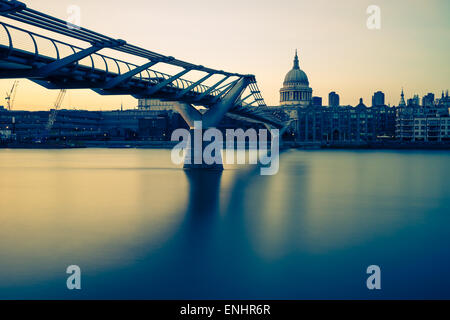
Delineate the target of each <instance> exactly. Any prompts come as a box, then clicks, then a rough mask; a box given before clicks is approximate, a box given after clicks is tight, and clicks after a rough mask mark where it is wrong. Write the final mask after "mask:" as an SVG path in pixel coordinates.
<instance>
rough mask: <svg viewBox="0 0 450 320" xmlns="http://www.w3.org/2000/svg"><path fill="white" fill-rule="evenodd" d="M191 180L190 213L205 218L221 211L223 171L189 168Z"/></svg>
mask: <svg viewBox="0 0 450 320" xmlns="http://www.w3.org/2000/svg"><path fill="white" fill-rule="evenodd" d="M186 177H187V178H188V181H189V201H188V209H187V211H188V213H189V214H190V216H192V217H198V218H200V219H203V218H204V217H205V216H206V217H207V216H214V215H215V214H216V213H218V212H219V195H220V181H221V178H222V171H212V170H187V171H186Z"/></svg>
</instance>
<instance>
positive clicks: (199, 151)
mask: <svg viewBox="0 0 450 320" xmlns="http://www.w3.org/2000/svg"><path fill="white" fill-rule="evenodd" d="M205 131H206V130H205V129H198V128H194V129H191V130H189V134H190V143H189V144H188V147H187V148H186V155H185V158H184V165H183V169H185V170H198V169H202V170H211V171H222V170H223V161H222V154H221V153H220V152H219V154H215V150H214V151H213V154H212V157H213V158H215V159H216V161H215V162H214V163H211V164H209V163H207V162H205V157H204V153H205V147H206V146H205V143H204V142H203V138H202V137H203V134H204V132H205Z"/></svg>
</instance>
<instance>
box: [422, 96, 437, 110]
mask: <svg viewBox="0 0 450 320" xmlns="http://www.w3.org/2000/svg"><path fill="white" fill-rule="evenodd" d="M422 106H424V107H433V106H434V94H433V93H428V94H427V95H426V96H424V97H423V98H422Z"/></svg>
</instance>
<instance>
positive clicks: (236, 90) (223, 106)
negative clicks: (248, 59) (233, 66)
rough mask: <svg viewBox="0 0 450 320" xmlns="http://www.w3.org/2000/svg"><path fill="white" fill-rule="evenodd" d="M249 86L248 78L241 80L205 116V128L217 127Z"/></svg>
mask: <svg viewBox="0 0 450 320" xmlns="http://www.w3.org/2000/svg"><path fill="white" fill-rule="evenodd" d="M248 84H249V79H248V78H247V77H243V78H241V79H240V80H239V81H238V82H237V83H236V84H235V85H234V86H233V88H231V89H230V90H229V91H228V92H227V94H226V95H225V96H224V97H223V98H222V99H221V100H220V101H219V102H217V103H216V104H214V105H213V106H212V107H211V108H210V109H209V111H208V112H206V113H205V114H204V115H203V123H204V126H205V127H215V126H217V125H218V124H219V122H220V121H221V120H222V118H223V117H224V116H225V114H226V113H227V112H228V110H229V109H230V108H231V107H233V106H234V105H235V102H236V100H237V99H238V98H239V96H240V95H241V94H242V92H244V90H245V89H246V88H247V86H248Z"/></svg>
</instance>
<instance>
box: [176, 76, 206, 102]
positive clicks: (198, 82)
mask: <svg viewBox="0 0 450 320" xmlns="http://www.w3.org/2000/svg"><path fill="white" fill-rule="evenodd" d="M212 75H213V74H212V73H210V74H208V75H206V76H204V77H203V78H201V79H200V80H198V81H197V82H195V83H193V84H192V85H190V86H189V87H188V88H186V89H184V90H183V91H181V92H180V93H179V94H177V95H176V98H177V99H179V98H181V97H183V96H184V95H185V94H186V93H188V92H189V91H191V90H193V89H194V88H195V87H196V86H198V85H199V84H201V83H202V82H204V81H206V80H207V79H209V78H210V77H211V76H212Z"/></svg>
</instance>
